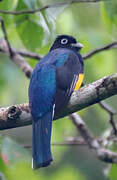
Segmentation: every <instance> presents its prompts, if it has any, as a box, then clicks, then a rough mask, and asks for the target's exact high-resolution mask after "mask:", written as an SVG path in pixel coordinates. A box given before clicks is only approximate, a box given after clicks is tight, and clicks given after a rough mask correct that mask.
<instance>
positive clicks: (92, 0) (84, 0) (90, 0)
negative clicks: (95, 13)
mask: <svg viewBox="0 0 117 180" xmlns="http://www.w3.org/2000/svg"><path fill="white" fill-rule="evenodd" d="M101 1H106V0H71V1H65V2H60V3H54V4H48V5H45V6H43V7H41V8H38V9H34V10H21V11H7V10H2V9H1V10H0V13H2V14H11V15H22V14H35V13H38V12H41V11H43V10H46V9H49V8H56V7H61V6H64V5H71V4H74V3H95V2H101Z"/></svg>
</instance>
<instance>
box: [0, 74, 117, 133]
mask: <svg viewBox="0 0 117 180" xmlns="http://www.w3.org/2000/svg"><path fill="white" fill-rule="evenodd" d="M116 94H117V73H115V74H113V75H111V76H108V77H104V78H102V79H99V80H97V81H95V82H93V83H91V84H88V85H85V86H84V87H82V88H80V89H79V90H78V91H76V92H74V93H73V94H72V97H71V99H70V102H69V104H68V106H67V107H65V108H64V109H63V111H62V112H61V113H60V114H56V116H55V119H59V118H62V117H64V116H66V115H69V114H71V113H73V112H76V111H79V110H81V109H83V108H86V107H88V106H90V105H92V104H95V103H98V102H100V101H101V100H104V99H106V98H109V97H111V96H113V95H116ZM31 123H32V118H31V115H30V112H29V107H28V103H25V104H20V105H14V106H10V107H6V108H0V130H3V129H9V128H15V127H20V126H26V125H30V124H31Z"/></svg>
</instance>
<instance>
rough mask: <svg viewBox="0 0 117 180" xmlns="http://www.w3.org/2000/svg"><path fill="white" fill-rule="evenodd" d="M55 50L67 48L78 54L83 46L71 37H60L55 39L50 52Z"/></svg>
mask: <svg viewBox="0 0 117 180" xmlns="http://www.w3.org/2000/svg"><path fill="white" fill-rule="evenodd" d="M57 48H68V49H71V50H73V51H77V52H78V51H79V50H80V49H81V48H83V45H82V44H81V43H79V42H77V41H76V39H75V38H73V37H72V36H68V35H60V36H58V37H57V38H56V39H55V41H54V43H53V45H52V46H51V48H50V51H52V50H54V49H57Z"/></svg>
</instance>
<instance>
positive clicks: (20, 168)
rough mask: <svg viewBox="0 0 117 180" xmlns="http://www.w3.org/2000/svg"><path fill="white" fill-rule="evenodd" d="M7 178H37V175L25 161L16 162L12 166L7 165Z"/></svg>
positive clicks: (11, 179)
mask: <svg viewBox="0 0 117 180" xmlns="http://www.w3.org/2000/svg"><path fill="white" fill-rule="evenodd" d="M5 176H6V177H7V180H39V179H42V178H39V176H38V175H37V174H36V172H35V171H34V170H32V168H31V167H30V166H29V165H28V164H27V163H22V162H21V163H18V164H16V165H15V166H14V167H10V166H9V167H7V169H6V172H5Z"/></svg>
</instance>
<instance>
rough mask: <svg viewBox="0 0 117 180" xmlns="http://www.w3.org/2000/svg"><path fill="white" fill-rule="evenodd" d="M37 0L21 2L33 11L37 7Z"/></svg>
mask: <svg viewBox="0 0 117 180" xmlns="http://www.w3.org/2000/svg"><path fill="white" fill-rule="evenodd" d="M37 1H38V0H23V2H24V3H25V4H26V5H27V7H28V8H29V9H35V8H36V7H37Z"/></svg>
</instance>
